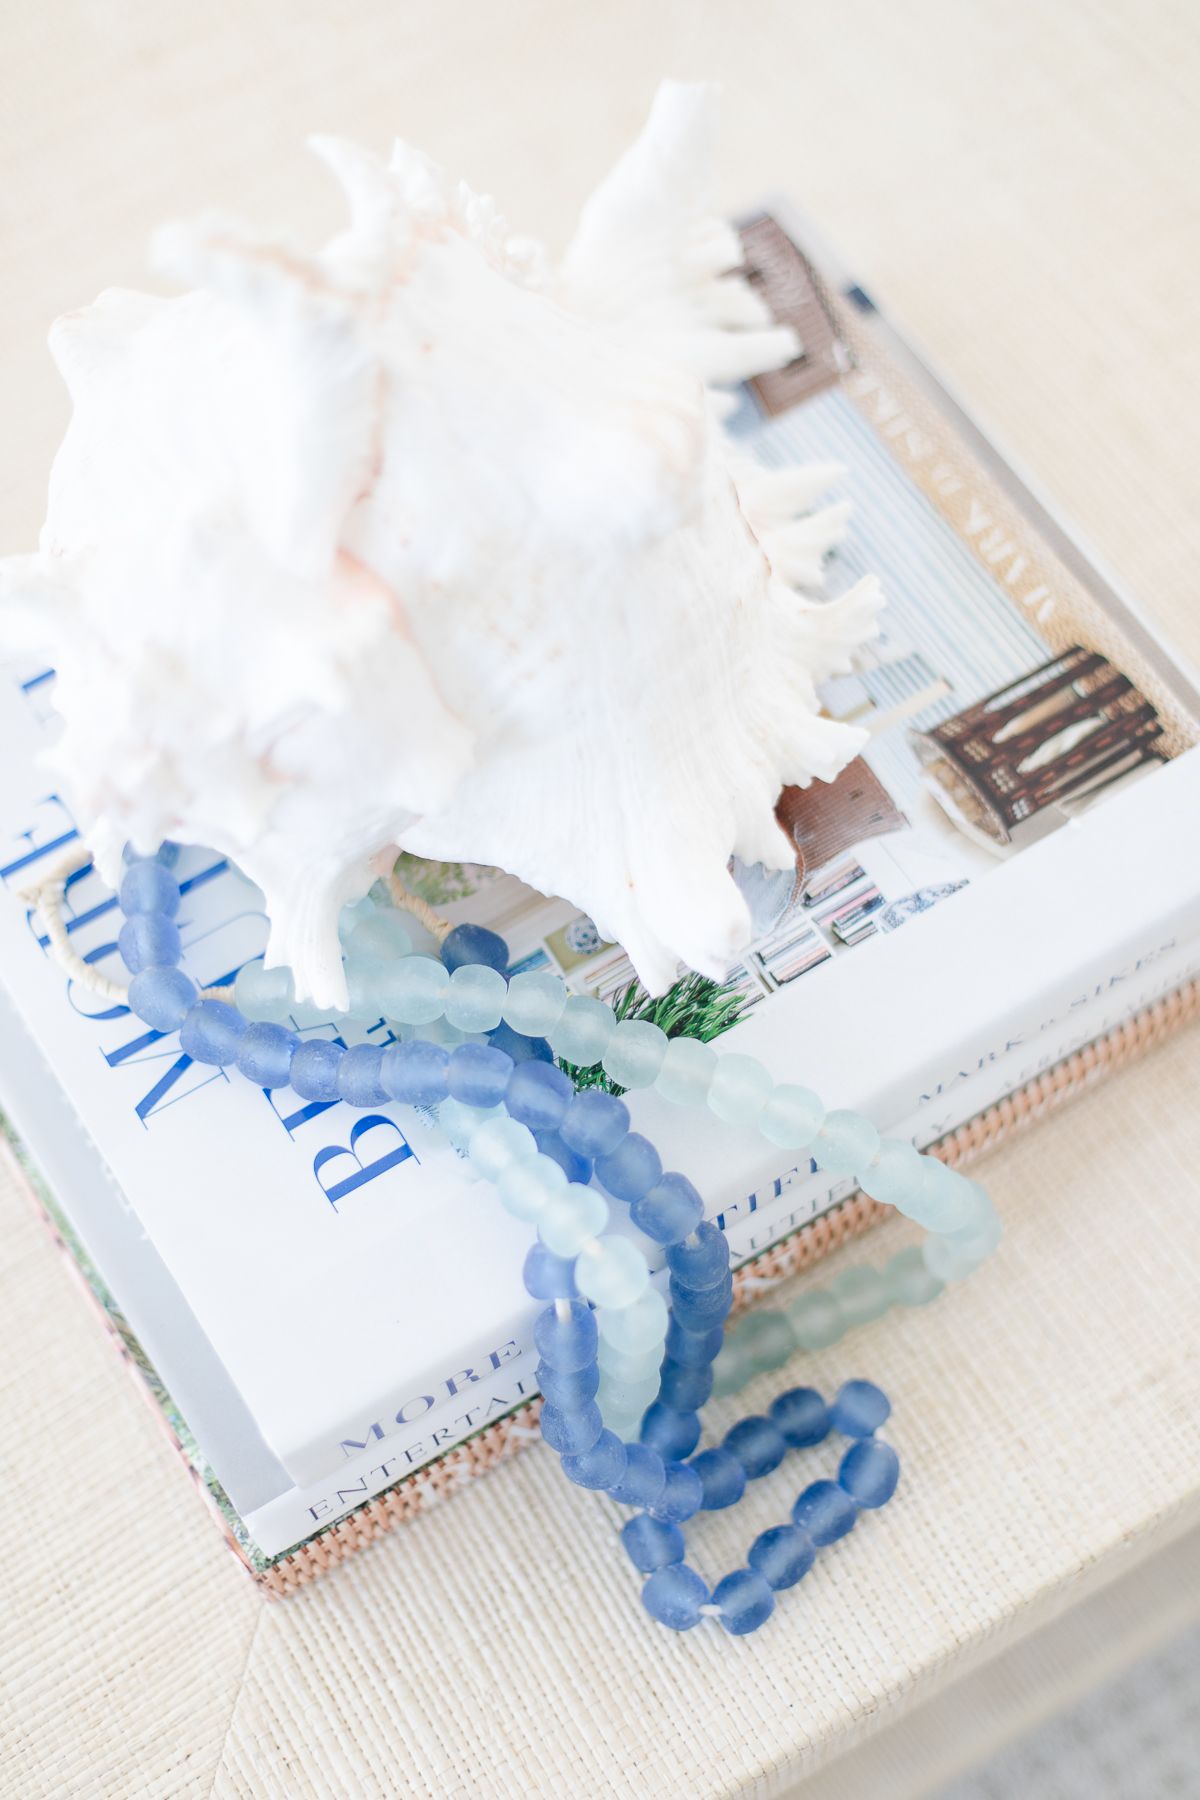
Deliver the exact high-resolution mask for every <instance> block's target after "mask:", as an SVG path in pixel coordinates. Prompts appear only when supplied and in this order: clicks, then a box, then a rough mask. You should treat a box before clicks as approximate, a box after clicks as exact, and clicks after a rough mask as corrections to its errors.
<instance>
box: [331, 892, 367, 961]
mask: <svg viewBox="0 0 1200 1800" xmlns="http://www.w3.org/2000/svg"><path fill="white" fill-rule="evenodd" d="M375 912H376V907H375V902H374V901H373V900H372V898H371V896H370V894H364V895H363V897H362V899H361V900H352V901H351V902H350V904H349V906H343V908H342V910H341V912H340V913H339V914H338V937H339V938H340V939H341V943H342V948H343V950H344V949H345V947H346V945H347V944H348V943H349V942H350V939H351V938H352V937H353V936H354V933H355V931H356V930H357V928H358V927H359V926H360V925H361V924H362V923H363V920H364V919H373V918H374V916H375Z"/></svg>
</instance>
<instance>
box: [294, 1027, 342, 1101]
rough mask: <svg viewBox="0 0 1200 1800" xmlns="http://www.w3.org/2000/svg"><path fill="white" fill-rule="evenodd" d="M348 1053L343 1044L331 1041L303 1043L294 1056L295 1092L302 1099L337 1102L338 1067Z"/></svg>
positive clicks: (322, 1039)
mask: <svg viewBox="0 0 1200 1800" xmlns="http://www.w3.org/2000/svg"><path fill="white" fill-rule="evenodd" d="M345 1054H346V1052H345V1050H344V1049H343V1048H342V1046H341V1044H335V1043H334V1042H333V1041H332V1039H330V1038H310V1039H309V1040H308V1041H307V1043H302V1044H300V1045H299V1047H298V1048H297V1050H296V1054H295V1055H294V1056H293V1057H292V1067H291V1073H290V1077H289V1079H290V1080H291V1084H292V1091H293V1092H294V1093H297V1094H299V1096H300V1098H301V1099H302V1100H336V1099H337V1098H338V1085H337V1072H338V1064H339V1063H340V1062H341V1060H342V1058H343V1056H345Z"/></svg>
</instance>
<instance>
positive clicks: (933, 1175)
mask: <svg viewBox="0 0 1200 1800" xmlns="http://www.w3.org/2000/svg"><path fill="white" fill-rule="evenodd" d="M921 1175H922V1181H921V1186H920V1188H919V1189H917V1190H916V1191H915V1192H914V1194H913V1196H912V1199H911V1203H910V1204H909V1206H907V1207H906V1208H905V1211H906V1212H907V1214H908V1216H909V1218H910V1219H914V1220H915V1221H916V1223H917V1224H918V1225H923V1226H924V1227H925V1229H926V1231H954V1230H955V1229H956V1228H957V1225H958V1223H959V1221H960V1220H963V1219H965V1218H966V1217H967V1216H968V1213H969V1211H970V1209H971V1207H972V1204H973V1201H972V1195H971V1189H972V1188H973V1187H974V1186H975V1183H973V1182H971V1181H969V1180H968V1178H967V1177H966V1176H965V1175H960V1174H959V1173H958V1171H957V1169H951V1168H950V1167H948V1165H947V1164H946V1163H944V1162H942V1161H941V1160H940V1159H939V1158H938V1157H936V1156H923V1157H922V1158H921Z"/></svg>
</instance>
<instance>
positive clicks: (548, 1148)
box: [531, 1063, 592, 1187]
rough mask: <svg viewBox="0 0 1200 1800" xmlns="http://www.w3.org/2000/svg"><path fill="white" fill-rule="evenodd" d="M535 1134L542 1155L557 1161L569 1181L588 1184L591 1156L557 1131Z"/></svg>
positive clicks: (538, 1066) (539, 1066) (590, 1173)
mask: <svg viewBox="0 0 1200 1800" xmlns="http://www.w3.org/2000/svg"><path fill="white" fill-rule="evenodd" d="M531 1066H536V1067H537V1068H541V1066H542V1065H541V1064H540V1063H538V1064H536V1065H531ZM533 1136H534V1141H535V1142H536V1144H537V1147H538V1149H539V1150H540V1151H541V1153H542V1155H543V1156H548V1157H550V1159H551V1161H552V1162H556V1163H557V1164H558V1166H559V1168H560V1169H561V1170H562V1171H563V1174H564V1175H565V1176H566V1178H567V1180H568V1181H577V1182H578V1183H579V1185H580V1187H586V1186H587V1185H588V1182H589V1181H590V1180H591V1179H592V1164H591V1160H590V1158H588V1157H586V1156H580V1154H579V1152H578V1150H572V1149H571V1147H570V1145H569V1144H564V1143H563V1141H562V1139H561V1138H560V1137H559V1135H558V1133H557V1131H535V1132H534V1134H533Z"/></svg>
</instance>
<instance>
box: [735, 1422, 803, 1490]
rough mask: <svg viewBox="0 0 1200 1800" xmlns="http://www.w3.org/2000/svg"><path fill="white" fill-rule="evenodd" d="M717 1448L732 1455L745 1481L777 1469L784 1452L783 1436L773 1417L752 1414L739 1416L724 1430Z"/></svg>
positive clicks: (785, 1444)
mask: <svg viewBox="0 0 1200 1800" xmlns="http://www.w3.org/2000/svg"><path fill="white" fill-rule="evenodd" d="M721 1448H722V1449H723V1450H728V1452H729V1454H730V1456H736V1458H737V1460H738V1461H739V1462H740V1463H741V1465H742V1467H743V1469H745V1471H746V1479H747V1481H758V1480H759V1479H760V1477H762V1476H763V1475H769V1474H770V1473H771V1470H772V1469H777V1468H778V1467H779V1465H780V1463H781V1462H782V1461H783V1459H784V1457H785V1456H786V1455H787V1451H788V1445H787V1439H786V1438H785V1437H784V1435H783V1433H782V1431H780V1429H779V1427H778V1425H777V1424H776V1423H775V1421H774V1419H766V1418H763V1417H761V1416H760V1415H757V1414H755V1415H752V1416H751V1417H750V1418H748V1419H741V1420H739V1422H738V1423H737V1424H736V1425H735V1426H734V1427H733V1429H732V1430H731V1431H727V1432H726V1433H725V1438H724V1442H723V1443H722V1446H721Z"/></svg>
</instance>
